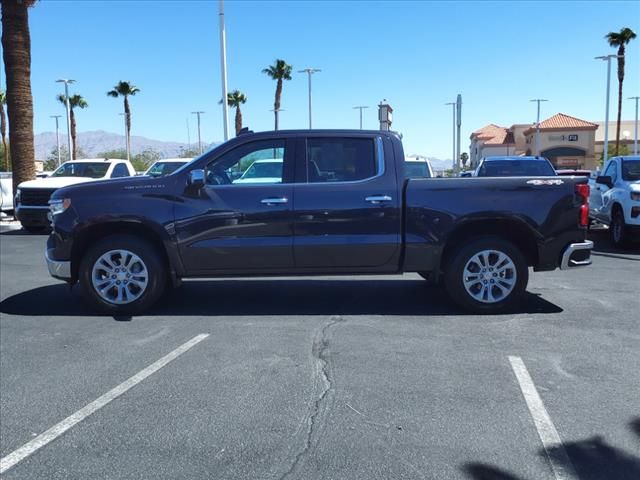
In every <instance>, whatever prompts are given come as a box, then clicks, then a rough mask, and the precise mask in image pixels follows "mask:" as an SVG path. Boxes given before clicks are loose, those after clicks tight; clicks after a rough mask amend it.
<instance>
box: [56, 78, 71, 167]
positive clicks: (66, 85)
mask: <svg viewBox="0 0 640 480" xmlns="http://www.w3.org/2000/svg"><path fill="white" fill-rule="evenodd" d="M56 83H64V96H65V99H66V102H65V107H66V108H67V145H68V148H69V160H74V158H72V156H71V155H72V153H73V147H72V145H71V107H70V106H69V84H70V83H75V80H71V79H66V78H60V79H58V80H56Z"/></svg>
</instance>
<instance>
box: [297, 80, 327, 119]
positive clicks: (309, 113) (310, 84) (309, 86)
mask: <svg viewBox="0 0 640 480" xmlns="http://www.w3.org/2000/svg"><path fill="white" fill-rule="evenodd" d="M321 71H322V70H320V69H319V68H305V69H303V70H298V73H306V74H307V75H308V76H309V130H311V75H313V74H314V73H316V72H321Z"/></svg>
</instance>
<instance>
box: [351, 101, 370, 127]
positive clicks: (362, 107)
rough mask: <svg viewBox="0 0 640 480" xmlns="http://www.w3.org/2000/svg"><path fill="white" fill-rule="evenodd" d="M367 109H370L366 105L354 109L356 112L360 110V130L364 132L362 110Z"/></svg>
mask: <svg viewBox="0 0 640 480" xmlns="http://www.w3.org/2000/svg"><path fill="white" fill-rule="evenodd" d="M365 108H369V107H367V106H366V105H358V106H357V107H353V109H354V110H360V130H362V110H364V109H365Z"/></svg>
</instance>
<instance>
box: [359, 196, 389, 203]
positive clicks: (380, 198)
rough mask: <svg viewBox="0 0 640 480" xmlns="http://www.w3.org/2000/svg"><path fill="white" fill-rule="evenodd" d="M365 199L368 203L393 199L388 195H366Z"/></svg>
mask: <svg viewBox="0 0 640 480" xmlns="http://www.w3.org/2000/svg"><path fill="white" fill-rule="evenodd" d="M365 200H366V201H367V202H369V203H382V202H390V201H391V200H393V199H392V198H391V197H390V196H389V195H371V196H369V197H366V198H365Z"/></svg>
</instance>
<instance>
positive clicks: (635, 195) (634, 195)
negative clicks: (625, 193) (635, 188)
mask: <svg viewBox="0 0 640 480" xmlns="http://www.w3.org/2000/svg"><path fill="white" fill-rule="evenodd" d="M631 200H635V201H636V202H640V192H631Z"/></svg>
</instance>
